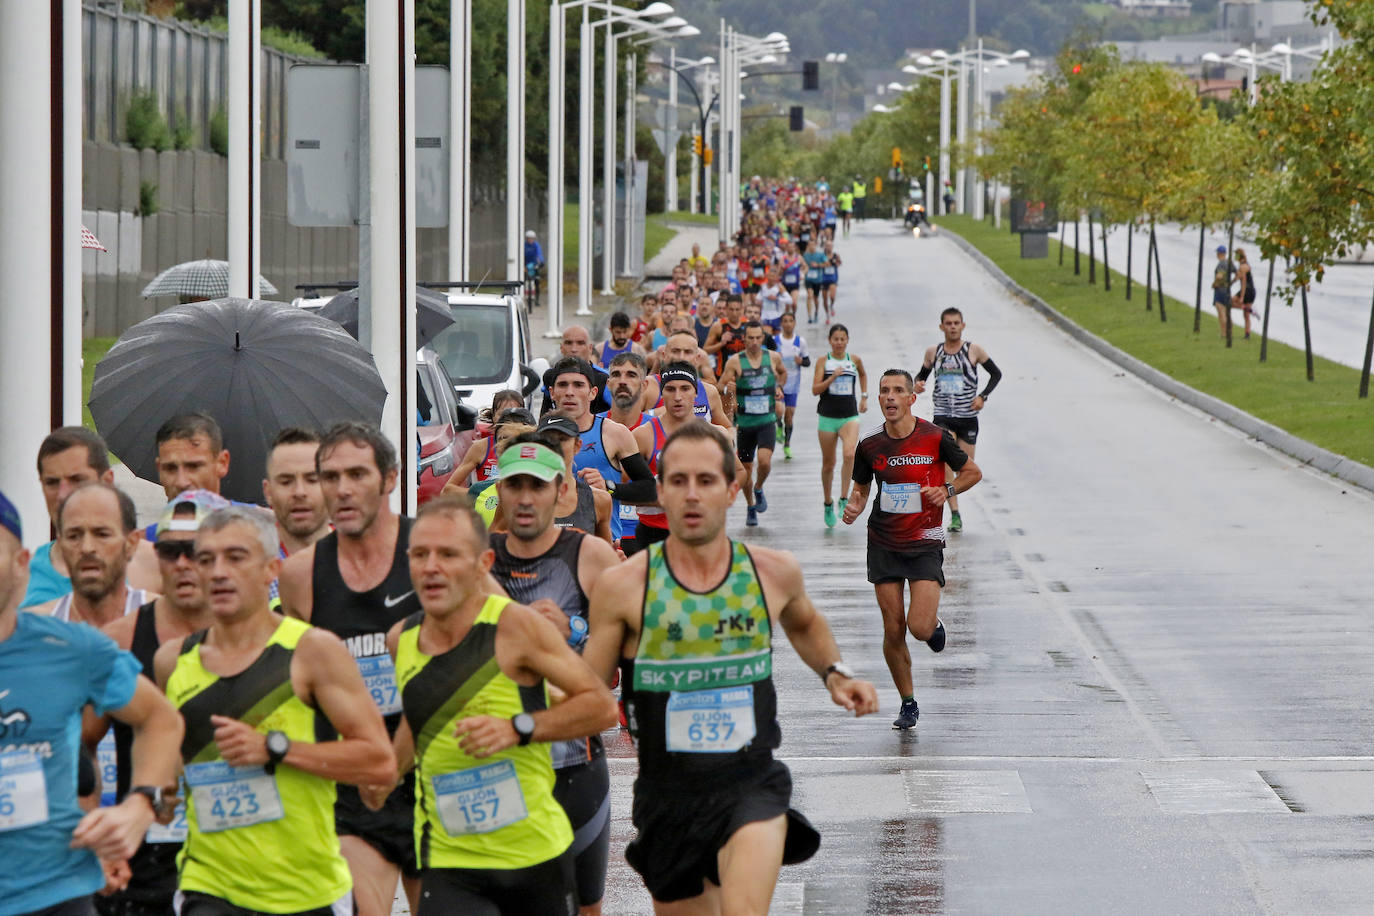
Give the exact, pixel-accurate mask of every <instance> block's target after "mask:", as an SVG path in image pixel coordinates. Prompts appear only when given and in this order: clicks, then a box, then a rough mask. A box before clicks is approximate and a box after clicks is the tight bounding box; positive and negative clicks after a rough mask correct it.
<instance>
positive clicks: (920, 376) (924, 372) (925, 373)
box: [916, 366, 932, 382]
mask: <svg viewBox="0 0 1374 916" xmlns="http://www.w3.org/2000/svg"><path fill="white" fill-rule="evenodd" d="M931 368H932V367H930V366H922V367H921V371H920V372H917V373H916V381H918V382H924V381H925V380H926V379H928V378H930V370H931Z"/></svg>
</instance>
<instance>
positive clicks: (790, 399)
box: [782, 388, 801, 407]
mask: <svg viewBox="0 0 1374 916" xmlns="http://www.w3.org/2000/svg"><path fill="white" fill-rule="evenodd" d="M800 390H801V389H797V391H800ZM797 391H788V390H787V389H786V388H784V389H783V390H782V406H783V407H796V406H797Z"/></svg>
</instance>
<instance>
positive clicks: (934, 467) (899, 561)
mask: <svg viewBox="0 0 1374 916" xmlns="http://www.w3.org/2000/svg"><path fill="white" fill-rule="evenodd" d="M878 402H879V404H880V405H881V406H882V411H883V425H882V426H880V427H878V428H877V429H875V430H874V431H873V432H871V433H869V434H868V435H867V436H865V437H864V438H863V439H862V440H861V441H860V442H859V447H858V450H857V451H856V452H855V455H854V489H853V490H852V491H851V492H850V496H849V501H848V502H847V503H846V504H845V507H844V523H845V524H846V525H852V524H854V521H855V520H856V519H858V517H859V516H860V515H862V514H863V511H864V508H865V506H867V504H868V494H869V488H870V486H871V485H872V483H873V479H874V478H875V477H876V478H877V480H878V500H877V504H876V505H875V506H874V507H873V511H872V512H871V513H870V514H869V517H868V581H869V582H872V583H873V590H874V592H875V593H876V595H877V598H878V609H879V610H880V611H882V615H883V657H884V658H885V659H886V660H887V667H888V670H890V671H891V672H892V681H893V683H894V684H896V686H897V692H898V693H899V694H901V697H902V709H901V712H900V714H899V715H898V716H897V719H896V721H894V722H893V723H892V727H893V728H897V729H908V728H915V727H916V720H917V718H918V717H919V716H920V714H921V713H920V710H919V709H918V708H917V706H916V697H915V692H914V690H913V689H912V683H911V653H910V652H908V651H907V647H906V633H907V630H910V631H911V635H912V636H915V637H916V638H917V639H919V640H921V641H923V642H925V643H926V644H927V645H928V646H930V648H931V650H932V651H934V652H939V651H940V650H941V649H943V648H944V647H945V626H944V624H943V623H941V622H940V618H939V610H940V589H941V588H943V587H944V584H945V574H944V570H943V564H944V552H945V550H944V548H945V530H944V528H943V527H942V523H943V521H944V513H945V501H946V500H947V499H949V498H950V497H951V496H953V495H954V494H955V493H962V492H964V491H965V490H967V489H968V488H969V487H971V486H973V485H974V484H976V483H977V482H978V481H979V480H981V479H982V478H983V472H982V471H980V470H978V465H976V464H974V463H973V461H972V460H971V459H970V458H969V457H968V455H966V454H965V453H964V450H963V449H961V448H960V447H959V444H958V442H956V441H955V439H954V436H953V435H952V434H951V433H949V432H948V431H946V430H942V429H940V428H939V427H938V426H935V425H934V424H932V423H928V422H926V421H925V420H922V419H920V418H918V417H915V416H913V415H912V413H911V405H912V404H914V403H915V402H916V392H915V386H914V383H913V381H912V378H911V375H910V373H908V372H907V371H906V370H904V369H889V370H887V371H886V372H884V373H883V375H882V379H881V380H880V381H879V383H878ZM946 465H948V466H949V467H950V468H951V469H953V470H955V471H957V472H958V473H957V475H956V476H955V478H954V480H953V482H952V483H949V484H946V483H945V466H946ZM908 582H909V583H910V584H911V608H910V610H909V611H908V610H907V609H906V607H905V606H904V601H903V595H902V585H903V584H904V583H908Z"/></svg>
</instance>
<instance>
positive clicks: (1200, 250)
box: [1193, 211, 1207, 334]
mask: <svg viewBox="0 0 1374 916" xmlns="http://www.w3.org/2000/svg"><path fill="white" fill-rule="evenodd" d="M1206 248H1207V214H1206V212H1205V211H1204V212H1203V215H1202V222H1201V224H1200V225H1199V226H1198V233H1197V304H1196V305H1194V306H1193V333H1194V334H1196V333H1198V332H1199V331H1201V330H1202V260H1203V258H1204V257H1205V256H1206V253H1205V249H1206Z"/></svg>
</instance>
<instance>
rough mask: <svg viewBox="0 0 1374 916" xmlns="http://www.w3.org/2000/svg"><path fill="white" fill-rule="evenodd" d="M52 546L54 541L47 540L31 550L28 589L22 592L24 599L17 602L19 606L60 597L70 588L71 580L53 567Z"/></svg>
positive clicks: (30, 605)
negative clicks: (31, 557)
mask: <svg viewBox="0 0 1374 916" xmlns="http://www.w3.org/2000/svg"><path fill="white" fill-rule="evenodd" d="M53 546H54V542H52V541H49V542H48V543H46V544H44V545H43V546H42V547H39V548H38V549H37V550H35V551H34V552H33V559H32V560H30V561H29V590H28V591H27V592H25V593H24V600H23V601H21V602H19V606H20V607H32V606H33V605H35V604H42V603H43V602H44V601H51V600H52V599H54V598H61V597H62V596H63V595H65V594H67V593H68V592H70V591H71V590H72V580H71V579H69V578H67V577H66V576H64V575H62V574H61V573H60V572H58V571H57V570H56V569H54V568H53V565H52V549H53Z"/></svg>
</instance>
